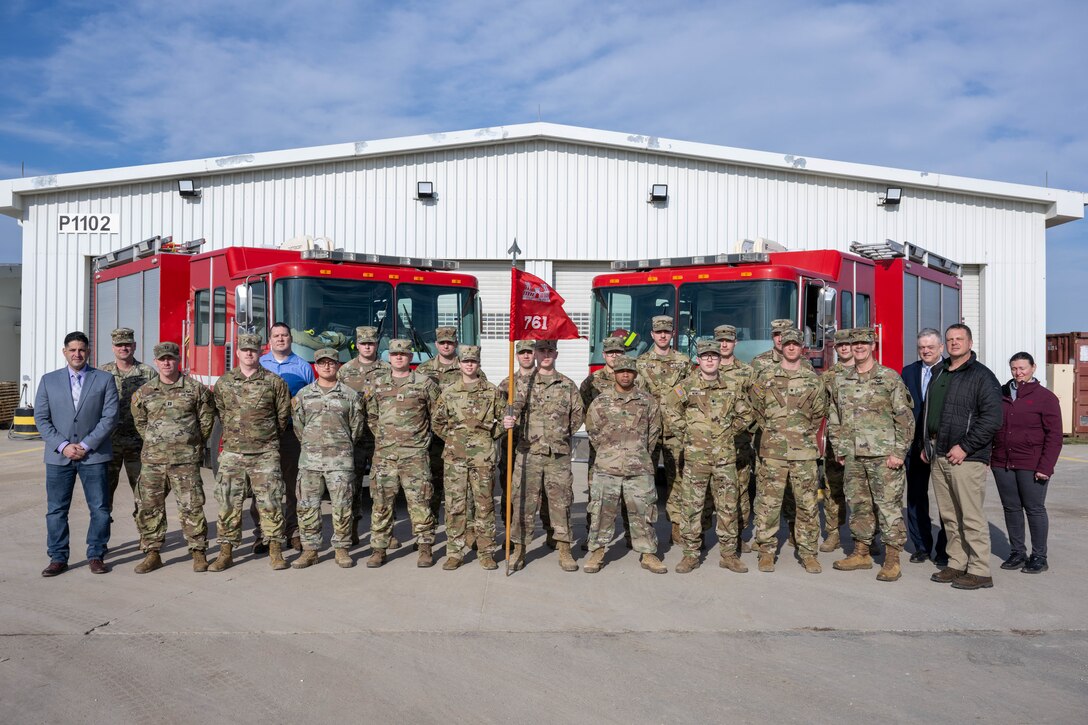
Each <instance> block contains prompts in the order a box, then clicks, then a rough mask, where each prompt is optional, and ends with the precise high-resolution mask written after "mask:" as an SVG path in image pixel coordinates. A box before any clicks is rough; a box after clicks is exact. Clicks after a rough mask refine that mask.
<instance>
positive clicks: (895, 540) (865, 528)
mask: <svg viewBox="0 0 1088 725" xmlns="http://www.w3.org/2000/svg"><path fill="white" fill-rule="evenodd" d="M885 460H886V457H885V456H865V457H862V458H857V457H853V456H851V457H849V458H847V459H846V480H847V484H846V491H847V496H848V498H849V501H850V536H852V537H853V538H854V539H855V540H856V541H860V542H862V543H864V544H872V543H873V535H874V534H875V533H876V530H877V525H878V524H879V526H880V538H881V539H883V540H884V543H885V544H886V545H888V546H894V547H895V548H897V549H899V550H902V549H903V547H905V546H906V544H907V530H906V527H905V526H904V524H903V490H904V489H905V488H906V485H907V478H906V473H905V471H904V470H903V468H902V467H900V468H895V469H892V468H888V467H887V466H886V465H884V462H885Z"/></svg>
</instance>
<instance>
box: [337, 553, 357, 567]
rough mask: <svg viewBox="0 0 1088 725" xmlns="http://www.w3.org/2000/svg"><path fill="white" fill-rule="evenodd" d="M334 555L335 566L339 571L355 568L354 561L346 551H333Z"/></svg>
mask: <svg viewBox="0 0 1088 725" xmlns="http://www.w3.org/2000/svg"><path fill="white" fill-rule="evenodd" d="M333 551H334V552H335V555H336V565H337V566H338V567H340V568H341V569H350V568H351V567H353V566H355V560H354V559H352V558H351V554H349V553H348V550H347V549H344V548H340V549H333Z"/></svg>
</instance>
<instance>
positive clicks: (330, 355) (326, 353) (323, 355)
mask: <svg viewBox="0 0 1088 725" xmlns="http://www.w3.org/2000/svg"><path fill="white" fill-rule="evenodd" d="M322 360H336V361H337V362H340V353H338V352H337V351H336V350H334V349H333V348H331V347H323V348H321V349H320V350H318V351H317V352H315V353H314V362H321V361H322Z"/></svg>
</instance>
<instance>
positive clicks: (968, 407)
mask: <svg viewBox="0 0 1088 725" xmlns="http://www.w3.org/2000/svg"><path fill="white" fill-rule="evenodd" d="M944 341H945V347H946V349H947V350H948V354H949V358H948V359H947V360H945V362H944V365H943V366H942V367H939V368H938V369H937V371H936V375H935V376H934V377H933V379H932V381H931V382H930V384H929V390H928V394H927V396H926V400H925V407H924V409H923V411H922V419H923V421H924V425H925V438H924V440H923V444H924V450H923V456H924V459H925V460H926V461H928V462H929V463H930V466H931V478H930V485H932V486H933V494H934V496H935V497H936V498H937V509H938V511H939V512H940V515H941V520H942V523H943V524H944V531H945V534H946V535H947V536H948V545H947V550H948V566H947V567H945V568H943V569H941V570H940V571H939V572H937V573H936V574H934V575H933V577H932V579H933V581H935V582H939V583H941V584H949V583H950V584H952V586H953V587H955V588H956V589H983V588H988V587H992V586H993V579H991V578H990V529H989V522H988V521H987V520H986V514H985V513H984V512H983V510H982V504H983V500H984V498H985V493H986V482H987V480H988V479H989V468H990V466H989V463H990V447H991V445H992V442H993V438H994V434H995V433H996V432H997V431H998V429H999V428H1001V420H1002V411H1001V385H1000V383H998V381H997V378H996V377H995V376H994V374H993V373H992V372H991V371H990V369H989V368H987V367H986V366H985V365H983V364H982V363H980V362H979V361H978V357H977V356H976V355H975V353H974V352H972V351H971V345H972V342H973V341H972V339H971V328H969V327H967V325H959V324H956V325H950V326H949V327H948V329H947V330H946V331H945V335H944Z"/></svg>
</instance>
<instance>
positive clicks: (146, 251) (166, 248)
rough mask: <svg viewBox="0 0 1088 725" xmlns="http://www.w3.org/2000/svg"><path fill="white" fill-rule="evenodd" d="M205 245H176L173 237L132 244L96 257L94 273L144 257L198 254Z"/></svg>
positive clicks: (188, 243)
mask: <svg viewBox="0 0 1088 725" xmlns="http://www.w3.org/2000/svg"><path fill="white" fill-rule="evenodd" d="M203 245H204V240H203V239H194V240H192V241H190V242H180V243H175V242H174V238H173V237H162V236H155V237H151V238H150V239H145V240H143V241H142V242H136V243H135V244H130V245H128V246H127V247H121V248H120V249H116V250H114V251H112V252H110V253H108V254H103V255H102V256H100V257H95V258H94V271H95V272H101V271H102V270H103V269H109V268H110V267H116V266H117V265H119V264H126V263H128V262H134V261H136V260H137V259H143V258H144V257H154V256H155V255H156V254H164V253H173V254H196V253H197V252H198V251H200V248H201V247H202V246H203Z"/></svg>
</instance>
